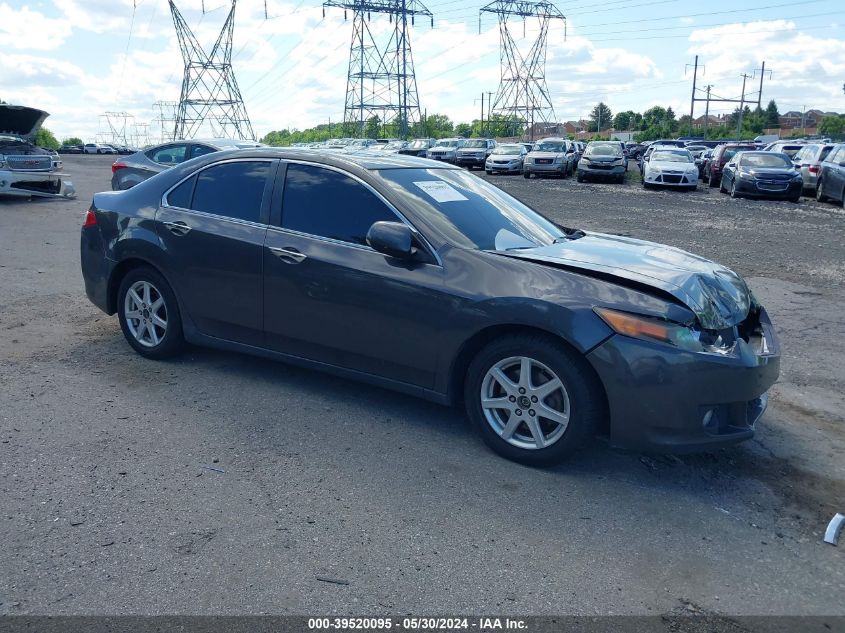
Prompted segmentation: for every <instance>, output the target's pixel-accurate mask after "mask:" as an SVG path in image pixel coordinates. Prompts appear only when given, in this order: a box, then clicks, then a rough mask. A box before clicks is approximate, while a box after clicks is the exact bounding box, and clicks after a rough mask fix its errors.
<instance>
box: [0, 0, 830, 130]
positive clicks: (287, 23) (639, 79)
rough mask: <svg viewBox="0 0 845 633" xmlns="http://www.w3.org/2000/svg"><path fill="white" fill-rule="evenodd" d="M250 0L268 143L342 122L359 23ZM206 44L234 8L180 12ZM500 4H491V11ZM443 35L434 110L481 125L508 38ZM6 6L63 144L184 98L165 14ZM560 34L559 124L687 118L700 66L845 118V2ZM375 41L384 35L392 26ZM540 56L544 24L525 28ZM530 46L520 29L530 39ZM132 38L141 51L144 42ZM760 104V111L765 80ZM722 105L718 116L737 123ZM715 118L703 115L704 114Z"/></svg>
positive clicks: (688, 9) (710, 12) (571, 9)
mask: <svg viewBox="0 0 845 633" xmlns="http://www.w3.org/2000/svg"><path fill="white" fill-rule="evenodd" d="M267 2H268V6H269V15H270V19H269V20H265V19H264V2H263V0H239V1H238V5H237V20H236V26H235V43H234V66H235V73H236V76H237V79H238V83H239V85H240V87H241V91H242V93H243V96H244V100H245V103H246V108H247V111H248V113H249V115H250V118H251V119H252V122H253V127H254V129H255V132H256V134H257V135H259V136H262V135H264V134H265V133H267V132H268V131H270V130H273V129H281V128H285V127H289V128H294V127H296V128H300V129H302V128H305V127H310V126H312V125H315V124H317V123H322V122H326V121H328V120H329V119H331V120H332V121H333V122H334V121H338V120H341V119H342V116H343V104H344V97H345V89H346V72H347V63H348V55H349V41H350V37H351V30H352V24H351V21H347V22H344V19H343V11H342V10H339V9H330V10H328V11H327V14H326V18H325V19H324V18H323V17H322V9H321V2H319V1H318V0H291V1H284V0H267ZM176 3H177V6H179V8H180V10H181V11H182V13H183V14H184V16H185V17H186V19H187V20H188V22H189V23H190V24H191V25H192V27H193V28H194V31H195V32H196V34H197V36H198V38H199V40H200V42H201V43H202V44H203V45H204V46H207V47H210V46H211V44H212V43H213V41H214V39H216V36H217V33H218V32H219V29H220V26H221V25H222V23H223V20H224V19H225V17H226V13H227V12H228V6H229V2H228V0H205V5H206V13H205V15H203V14H202V12H201V0H176ZM485 3H486V2H485ZM425 4H426V6H428V8H429V9H430V10H431V11H432V13H434V17H435V26H434V28H433V29H432V28H430V26H429V25H428V23H426V21H425V20H419V21H417V25H416V27H415V28H414V29H413V32H412V34H411V42H412V46H413V51H414V62H415V66H416V75H417V82H418V88H419V97H420V103H421V106H422V107H423V108H425V109H426V110H427V111H428V112H429V113H432V112H437V113H443V114H447V115H449V116H450V117H451V118H452V119H453V120H454V121H456V122H462V121H470V120H471V119H473V118H476V117H478V115H479V110H480V107H481V102H480V95H481V92H483V91H495V90H496V88H497V85H498V79H499V41H498V28H497V25H496V23H495V20H494V18H493V16H490V15H485V17H484V19H483V20H482V24H481V26H482V28H481V33H480V34H479V32H478V9H479V8H480V7H481V6H482V3H481V2H479V3H478V4H473V3H468V2H466V0H430V1H429V2H426V3H425ZM136 5H137V6H136V7H135V8H134V9H133V2H132V0H38V1H32V2H30V1H21V0H13V1H9V0H5V1H4V0H0V47H2V49H3V51H4V55H3V56H0V98H3V99H5V100H6V101H9V102H13V103H21V104H25V105H31V106H35V107H39V108H43V109H45V110H47V111H48V112H50V113H51V117H50V118H49V119H48V121H47V123H46V127H48V128H50V129H51V130H53V131H54V132H55V133H56V134H57V136H59V137H60V138H62V137H66V136H70V135H75V136H81V137H82V138H83V139H85V140H88V139H93V138H94V137H95V136H96V134H97V133H98V131H101V126H102V125H103V120H102V119H101V117H100V115H101V114H102V113H104V112H107V111H124V112H128V113H130V114H132V115H133V117H134V118H133V119H132V120H133V121H135V122H138V123H149V124H150V126H149V128H148V130H149V134H150V137H152V140H156V137H157V136H158V133H159V132H158V130H157V129H156V127H155V125H154V121H153V120H154V117H155V113H154V111H153V109H152V107H151V106H152V103H153V102H155V101H157V100H177V99H178V97H179V89H180V82H181V76H182V59H181V55H180V53H179V49H178V46H177V42H176V37H175V31H174V28H173V23H172V21H171V17H170V10H169V8H168V4H167V1H166V0H137V1H136ZM557 6H558V7H559V8H560V9H561V11H562V12H563V13H564V14H565V15H566V16H567V29H566V39H565V40H564V32H563V28H562V25H557V26H554V27H553V28H552V29H551V30H550V33H549V48H548V62H547V67H546V78H547V82H548V84H549V88H550V92H551V96H552V100H553V103H554V107H555V111H556V114H557V118H558V119H559V120H569V119H578V118H582V117H586V115H587V113H588V112H589V110H590V108H591V107H592V106H593V105H595V103H597V102H598V101H599V100H603V101H605V102H606V103H607V104H608V105H609V106H610V108H611V109H612V111H613V112H614V113H615V112H617V111H620V110H629V109H630V110H635V111H643V110H645V109H647V108H649V107H651V106H653V105H657V104H659V105H664V106H666V105H671V106H672V107H673V108H674V109H675V110H676V112H677V113H678V115H681V114H684V113H688V112H689V99H690V90H691V78H692V74H691V70H690V68H688V67H687V66H686V65H687V64H691V63H692V61H693V59H694V57H695V55H696V54H699V55H700V63H701V64H702V65H703V66H704V69H703V71H704V72H703V74H702V75H700V83H707V84H712V85H713V93H714V94H717V95H719V96H722V97H727V98H738V97H739V94H740V92H741V84H742V79H741V77H740V75H741V73H743V72H748V73H751V72H753V70H754V69H755V68H759V66H760V62H761V61H763V60H765V61H766V67H767V69H771V70H772V72H773V74H772V77H771V79H769V78H768V77H767V78H766V81H765V83H764V89H763V101H764V104H765V102H767V101H768V100H769V99H771V98H773V99H775V100H776V101H777V102H778V105H779V107H780V109H781V112H783V111H786V110H799V111H800V110H801V109H802V107H805V106H806V108H808V109H809V108H819V109H822V110H825V111H828V110H834V111H839V112H845V94H843V91H842V85H843V83H844V82H845V36H843V32H842V29H841V26H840V25H841V23H842V21H843V18H845V5H843V3H842V2H841V1H833V0H804V1H802V2H792V3H787V2H785V1H783V0H780V1H778V0H753V1H752V0H748V1H742V2H737V1H733V2H728V1H724V0H714V1H711V2H708V3H692V2H689V1H688V0H686V1H683V0H607V1H605V2H588V1H587V0H573V2H571V3H558V5H557ZM371 28H372V29H373V30H374V31H376V32H379V31H380V32H383V33H385V36H386V34H387V31H388V29H389V28H390V24H389V23H388V20H387V18H386V17H384V18H380V17H376V16H375V15H374V16H373V20H372V26H371ZM525 28H526V37H525V39H524V40H520V42H521V43H522V45H524V46H526V47H527V46H529V45H530V43H531V40H532V36H533V35H534V34H536V32H537V25H536V23H534V22H532V21H529V22H527V23H526V26H525ZM516 31H517V32H520V29H516ZM130 32H131V37H130ZM750 83H753V85H749V87H748V88H747V90H746V92H747V93H748V95H751V94H752V93H753V94H754V97H755V98H756V80H755V81H754V82H750ZM730 109H732V107H731V106H729V105H727V104H726V105H724V106H723V107H718V106H714V107H712V108H711V112H712V113H719V112H727V111H729V110H730ZM703 113H704V104H697V105H696V116H698V115H700V114H703Z"/></svg>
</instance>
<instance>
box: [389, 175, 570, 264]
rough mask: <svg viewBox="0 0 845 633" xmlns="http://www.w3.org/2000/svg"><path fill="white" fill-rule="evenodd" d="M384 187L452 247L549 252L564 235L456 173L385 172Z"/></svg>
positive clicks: (510, 200)
mask: <svg viewBox="0 0 845 633" xmlns="http://www.w3.org/2000/svg"><path fill="white" fill-rule="evenodd" d="M379 175H380V176H381V177H382V178H383V179H384V181H385V184H386V185H387V186H389V187H391V188H392V189H393V191H394V193H395V194H396V195H398V196H399V197H402V198H403V199H404V200H405V201H406V203H407V204H408V205H410V206H411V207H412V208H414V209H415V210H416V212H417V214H418V215H419V217H420V219H421V221H422V222H425V223H427V224H428V225H429V226H430V227H431V228H432V229H433V230H435V231H437V232H439V233H440V234H441V235H442V236H443V237H444V238H445V239H446V240H448V241H449V242H450V243H451V244H454V245H456V246H458V247H462V248H470V249H478V250H497V251H505V250H515V249H522V248H535V247H538V246H548V245H549V244H552V243H554V241H555V240H556V239H559V238H563V237H564V235H563V231H561V229H560V228H558V227H557V226H555V225H554V224H552V223H551V222H549V221H548V220H547V219H546V218H544V217H543V216H541V215H540V214H539V213H537V212H535V211H533V210H532V209H530V208H529V207H527V206H526V205H524V204H523V203H522V202H520V201H519V200H517V199H516V198H513V197H511V196H510V195H508V194H507V193H505V192H504V191H502V190H501V189H499V188H497V187H494V186H493V185H491V184H489V183H488V182H486V181H484V180H482V179H481V178H478V177H477V176H474V175H472V174H468V173H467V172H465V171H461V170H457V169H385V170H381V171H380V172H379Z"/></svg>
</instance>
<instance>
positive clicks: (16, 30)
mask: <svg viewBox="0 0 845 633" xmlns="http://www.w3.org/2000/svg"><path fill="white" fill-rule="evenodd" d="M70 33H71V28H70V24H69V23H68V21H67V20H63V19H55V18H49V17H47V16H45V15H44V14H43V13H39V12H38V11H33V10H31V9H30V8H29V7H26V6H24V7H22V8H21V9H14V8H12V7H10V6H9V5H8V4H6V3H5V2H4V3H2V4H0V48H2V49H4V50H8V49H10V48H12V49H17V50H43V51H49V50H54V49H56V48H59V47H60V46H62V44H64V42H65V39H67V37H68V36H69V35H70Z"/></svg>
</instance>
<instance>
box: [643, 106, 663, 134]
mask: <svg viewBox="0 0 845 633" xmlns="http://www.w3.org/2000/svg"><path fill="white" fill-rule="evenodd" d="M664 121H666V108H661V107H660V106H654V107H652V108H649V109H648V110H646V111H645V112H643V129H648V128H650V127H655V126H658V125H661V124H662V123H663V122H664ZM646 140H648V139H646Z"/></svg>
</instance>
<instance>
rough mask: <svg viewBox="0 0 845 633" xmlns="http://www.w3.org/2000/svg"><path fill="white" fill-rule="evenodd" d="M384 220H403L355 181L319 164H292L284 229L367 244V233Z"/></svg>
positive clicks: (289, 168)
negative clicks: (375, 224) (376, 223)
mask: <svg viewBox="0 0 845 633" xmlns="http://www.w3.org/2000/svg"><path fill="white" fill-rule="evenodd" d="M380 221H387V222H397V221H399V218H398V217H397V216H396V214H395V213H394V212H393V211H392V210H391V209H390V208H389V207H388V206H387V205H386V204H385V203H384V202H382V200H381V199H379V197H378V196H376V195H375V194H374V193H373V192H372V191H370V190H369V189H368V188H367V187H365V186H364V185H363V184H361V183H360V182H358V181H357V180H355V179H354V178H351V177H350V176H347V175H345V174H342V173H340V172H337V171H334V170H331V169H325V168H323V167H318V166H316V165H300V164H296V163H291V164H289V165H288V167H287V174H286V176H285V192H284V198H283V202H282V228H285V229H290V230H292V231H299V232H301V233H307V234H309V235H317V236H320V237H327V238H330V239H333V240H340V241H341V242H351V243H353V244H362V245H366V244H367V239H366V238H367V232H368V231H369V230H370V227H371V226H372V225H373V223H374V222H380Z"/></svg>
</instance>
